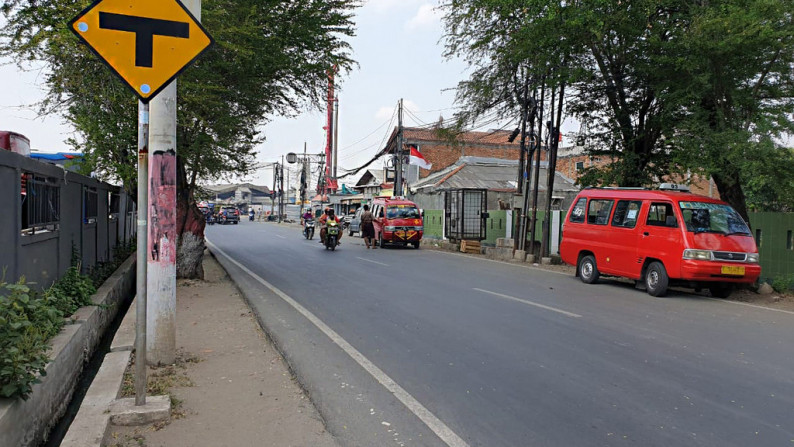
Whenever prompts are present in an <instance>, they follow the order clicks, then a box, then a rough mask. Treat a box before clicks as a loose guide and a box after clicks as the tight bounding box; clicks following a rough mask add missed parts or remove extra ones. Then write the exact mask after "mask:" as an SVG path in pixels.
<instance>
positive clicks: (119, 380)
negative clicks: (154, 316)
mask: <svg viewBox="0 0 794 447" xmlns="http://www.w3.org/2000/svg"><path fill="white" fill-rule="evenodd" d="M135 318H136V309H135V300H133V302H132V304H131V305H130V308H129V310H128V311H127V314H126V315H125V316H124V319H123V320H122V321H121V325H120V326H119V329H118V330H117V331H116V335H115V336H114V337H113V341H112V342H111V344H110V352H109V353H108V354H106V355H105V358H104V359H103V360H102V366H101V367H100V368H99V372H97V375H96V377H94V380H93V382H91V386H90V387H89V388H88V392H87V393H86V395H85V398H83V403H82V404H81V405H80V410H79V411H78V412H77V415H76V416H75V418H74V421H72V425H71V426H69V431H68V432H67V433H66V436H65V437H64V439H63V441H62V442H61V447H101V446H103V445H108V444H111V443H112V441H113V440H112V439H111V433H110V431H109V428H110V424H111V423H112V424H116V425H145V424H149V423H152V422H156V421H162V420H167V419H169V418H170V417H171V399H170V397H169V396H147V397H146V405H144V406H140V407H136V406H135V398H125V399H119V398H118V397H119V394H121V389H122V386H123V384H124V371H125V370H126V369H127V366H128V365H129V364H130V359H131V358H132V351H133V350H134V346H135Z"/></svg>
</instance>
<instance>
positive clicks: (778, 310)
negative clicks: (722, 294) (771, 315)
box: [709, 298, 794, 315]
mask: <svg viewBox="0 0 794 447" xmlns="http://www.w3.org/2000/svg"><path fill="white" fill-rule="evenodd" d="M709 299H710V300H712V301H717V302H718V303H725V304H738V305H740V306H747V307H755V308H756V309H763V310H771V311H773V312H783V313H784V314H791V315H794V312H792V311H790V310H783V309H775V308H774V307H765V306H759V305H757V304H750V303H743V302H741V301H730V300H725V299H720V298H709Z"/></svg>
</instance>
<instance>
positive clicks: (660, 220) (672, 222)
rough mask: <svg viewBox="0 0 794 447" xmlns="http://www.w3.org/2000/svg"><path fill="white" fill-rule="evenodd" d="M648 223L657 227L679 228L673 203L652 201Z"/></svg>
mask: <svg viewBox="0 0 794 447" xmlns="http://www.w3.org/2000/svg"><path fill="white" fill-rule="evenodd" d="M646 223H647V225H651V226H655V227H670V228H677V227H678V220H677V219H676V218H675V213H674V212H673V205H672V204H670V203H651V208H650V210H648V221H647V222H646Z"/></svg>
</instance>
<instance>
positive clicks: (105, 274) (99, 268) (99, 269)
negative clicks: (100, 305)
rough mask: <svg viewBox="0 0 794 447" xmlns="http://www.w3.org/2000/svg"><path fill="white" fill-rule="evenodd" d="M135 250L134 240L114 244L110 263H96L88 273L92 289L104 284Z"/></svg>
mask: <svg viewBox="0 0 794 447" xmlns="http://www.w3.org/2000/svg"><path fill="white" fill-rule="evenodd" d="M135 249H136V241H135V239H131V240H130V241H129V242H127V243H123V242H120V243H118V244H116V247H115V248H114V249H113V259H111V260H110V261H105V262H98V263H97V264H96V265H95V266H94V267H92V268H91V270H89V272H88V277H89V278H91V282H92V283H93V284H94V287H97V288H98V287H99V286H101V285H102V283H103V282H105V280H106V279H108V278H109V277H110V275H112V274H113V272H115V271H116V269H117V268H119V266H121V264H122V263H123V262H124V261H126V260H127V258H129V257H130V255H132V254H133V253H134V252H135Z"/></svg>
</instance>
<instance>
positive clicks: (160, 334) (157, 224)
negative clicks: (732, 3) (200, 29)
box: [146, 81, 177, 365]
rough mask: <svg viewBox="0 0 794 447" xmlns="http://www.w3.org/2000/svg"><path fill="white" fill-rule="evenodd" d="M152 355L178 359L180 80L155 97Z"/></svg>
mask: <svg viewBox="0 0 794 447" xmlns="http://www.w3.org/2000/svg"><path fill="white" fill-rule="evenodd" d="M150 111H151V130H150V134H149V147H150V148H151V152H152V156H151V160H150V162H149V222H150V226H149V241H148V245H149V248H148V250H147V253H146V254H147V256H148V259H147V264H148V265H147V268H148V275H147V290H148V292H149V293H148V294H149V300H148V305H147V307H148V309H147V322H146V329H147V330H146V344H147V352H146V360H147V362H148V363H149V364H151V365H160V364H164V365H165V364H169V365H170V364H172V363H174V360H175V358H176V249H177V246H176V239H177V234H176V81H173V82H171V84H169V85H168V87H166V88H165V89H163V90H162V91H161V92H160V94H159V95H157V97H155V98H154V99H153V100H152V101H151V105H150Z"/></svg>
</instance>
